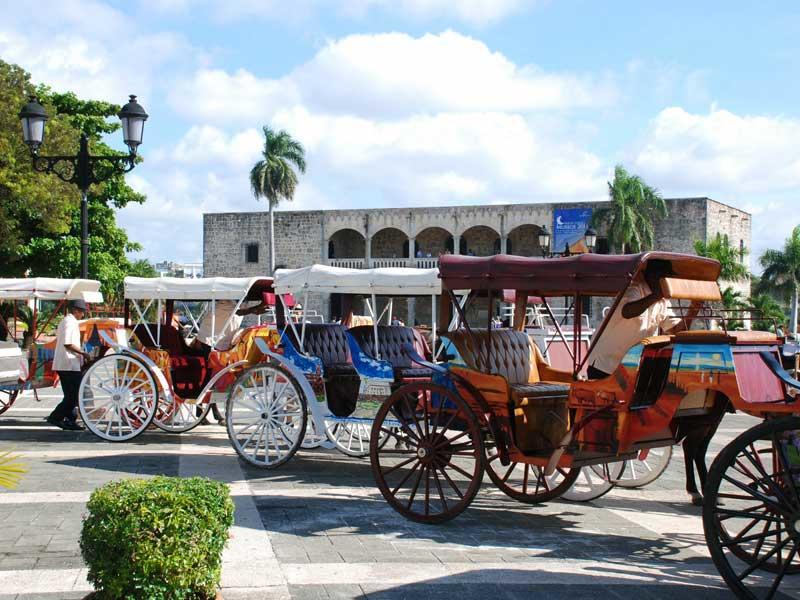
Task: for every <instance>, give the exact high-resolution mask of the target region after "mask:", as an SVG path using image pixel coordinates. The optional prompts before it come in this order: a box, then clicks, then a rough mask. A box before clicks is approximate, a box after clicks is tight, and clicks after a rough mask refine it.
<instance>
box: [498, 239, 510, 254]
mask: <svg viewBox="0 0 800 600" xmlns="http://www.w3.org/2000/svg"><path fill="white" fill-rule="evenodd" d="M500 254H508V236H507V235H502V236H500Z"/></svg>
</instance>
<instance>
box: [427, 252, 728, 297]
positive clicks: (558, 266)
mask: <svg viewBox="0 0 800 600" xmlns="http://www.w3.org/2000/svg"><path fill="white" fill-rule="evenodd" d="M653 261H660V262H661V263H662V264H664V263H668V266H669V268H668V270H667V273H666V274H665V275H664V276H663V277H662V288H663V290H662V291H664V294H665V296H667V297H673V298H687V299H691V300H718V299H719V286H718V285H717V283H716V281H717V278H718V277H719V272H720V264H719V262H717V261H716V260H713V259H710V258H702V257H699V256H694V255H689V254H678V253H672V252H644V253H641V254H619V255H608V254H579V255H576V256H568V257H562V258H530V257H524V256H512V255H508V254H499V255H496V256H489V257H472V256H459V255H444V256H442V257H441V258H440V259H439V271H440V274H441V278H442V287H444V288H445V289H448V290H456V289H465V288H468V289H472V290H499V291H502V290H517V291H523V292H527V293H529V294H531V295H536V296H543V297H548V296H572V295H574V294H580V295H584V296H616V295H618V294H620V293H621V292H623V291H624V290H625V289H626V288H627V287H628V285H629V284H630V282H631V280H632V279H633V278H634V277H635V276H636V275H637V274H638V273H640V272H643V271H644V270H645V269H646V268H647V266H648V264H651V263H652V262H653Z"/></svg>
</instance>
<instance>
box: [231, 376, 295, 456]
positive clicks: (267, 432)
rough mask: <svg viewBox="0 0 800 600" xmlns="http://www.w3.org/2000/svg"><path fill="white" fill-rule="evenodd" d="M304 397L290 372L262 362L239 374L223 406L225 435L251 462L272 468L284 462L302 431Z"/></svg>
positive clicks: (240, 453) (293, 450)
mask: <svg viewBox="0 0 800 600" xmlns="http://www.w3.org/2000/svg"><path fill="white" fill-rule="evenodd" d="M307 410H308V409H307V404H306V398H305V396H304V395H303V392H302V391H301V389H300V385H299V384H298V383H297V380H296V379H295V378H294V377H293V376H292V374H291V373H289V372H288V371H286V370H285V369H283V368H281V367H279V366H277V365H273V364H270V363H262V364H259V365H256V366H254V367H252V368H250V369H247V370H246V371H245V372H244V373H242V374H241V375H240V376H239V378H238V379H237V380H236V382H235V383H234V384H233V386H232V387H231V390H230V393H229V394H228V402H227V404H226V406H225V423H226V425H227V428H228V437H229V438H230V441H231V444H232V445H233V448H234V450H236V453H237V454H238V455H239V456H240V457H241V458H243V459H244V460H246V461H247V462H248V463H250V464H251V465H254V466H256V467H260V468H262V469H273V468H275V467H279V466H280V465H282V464H284V463H285V462H287V461H288V460H289V459H290V458H292V456H294V454H295V453H296V452H297V449H298V448H300V445H301V444H302V442H303V438H304V437H305V433H306V424H307V421H308V416H307Z"/></svg>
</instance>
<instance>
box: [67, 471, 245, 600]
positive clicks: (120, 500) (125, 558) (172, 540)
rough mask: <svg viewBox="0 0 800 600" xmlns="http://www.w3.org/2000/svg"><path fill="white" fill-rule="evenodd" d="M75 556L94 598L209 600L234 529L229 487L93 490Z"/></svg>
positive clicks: (157, 482)
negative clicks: (82, 562) (81, 563)
mask: <svg viewBox="0 0 800 600" xmlns="http://www.w3.org/2000/svg"><path fill="white" fill-rule="evenodd" d="M87 508H88V511H89V514H88V516H87V517H86V518H85V519H84V522H83V530H82V532H81V552H82V553H83V559H84V560H85V561H86V564H87V565H88V567H89V581H90V582H91V583H92V584H94V586H95V588H96V589H97V596H96V597H97V598H107V599H113V600H122V599H137V600H138V599H140V598H147V599H148V600H190V599H191V600H206V599H208V598H214V597H215V594H216V590H217V587H218V585H219V577H220V571H221V568H222V550H223V548H224V547H225V542H226V541H227V538H228V529H229V528H230V526H231V525H232V524H233V501H232V500H231V497H230V493H229V491H228V487H227V486H226V485H225V484H223V483H219V482H217V481H211V480H209V479H203V478H200V477H192V478H190V479H181V478H173V477H155V478H153V479H125V480H122V481H114V482H111V483H109V484H107V485H104V486H103V487H100V488H98V489H96V490H95V491H94V492H93V493H92V495H91V498H90V499H89V504H88V505H87Z"/></svg>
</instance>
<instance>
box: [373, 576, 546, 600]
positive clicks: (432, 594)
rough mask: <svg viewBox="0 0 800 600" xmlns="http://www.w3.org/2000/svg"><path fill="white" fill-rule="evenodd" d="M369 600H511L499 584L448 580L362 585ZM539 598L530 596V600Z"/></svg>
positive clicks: (504, 587)
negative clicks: (389, 584)
mask: <svg viewBox="0 0 800 600" xmlns="http://www.w3.org/2000/svg"><path fill="white" fill-rule="evenodd" d="M361 587H362V589H363V590H364V592H365V594H366V596H367V598H369V600H420V599H423V598H424V599H425V600H427V599H429V598H430V599H435V600H454V599H457V600H473V599H474V600H487V599H491V600H511V599H512V598H513V597H512V596H511V595H510V593H509V592H508V589H507V587H508V586H501V585H497V584H481V583H475V584H463V583H446V579H445V580H444V581H443V580H441V579H440V580H432V581H424V582H421V583H413V584H406V585H398V586H394V587H391V586H387V585H385V584H384V585H381V584H371V585H362V586H361ZM532 598H537V599H538V596H528V600H530V599H532Z"/></svg>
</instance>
